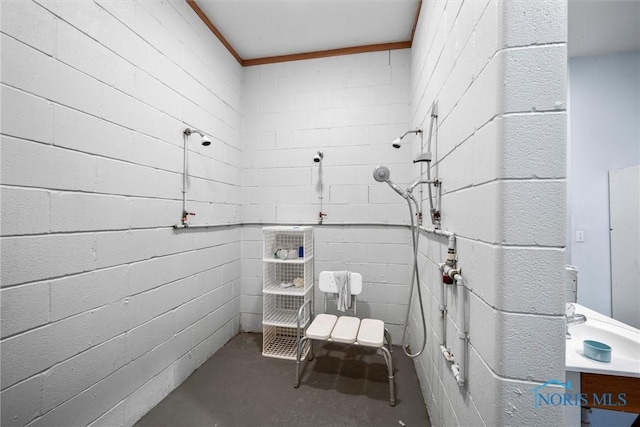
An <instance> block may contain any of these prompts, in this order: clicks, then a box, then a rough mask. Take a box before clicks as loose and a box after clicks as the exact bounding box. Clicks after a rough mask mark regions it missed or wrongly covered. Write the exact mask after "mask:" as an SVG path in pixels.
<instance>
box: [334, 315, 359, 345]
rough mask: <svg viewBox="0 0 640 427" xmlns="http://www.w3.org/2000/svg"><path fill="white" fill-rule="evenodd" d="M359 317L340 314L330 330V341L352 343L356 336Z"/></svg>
mask: <svg viewBox="0 0 640 427" xmlns="http://www.w3.org/2000/svg"><path fill="white" fill-rule="evenodd" d="M358 329H360V319H358V318H357V317H351V316H340V317H339V318H338V321H337V322H336V325H335V326H334V327H333V332H331V341H335V342H341V343H344V344H353V343H354V342H356V338H357V337H358Z"/></svg>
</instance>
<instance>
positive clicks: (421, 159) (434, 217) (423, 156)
mask: <svg viewBox="0 0 640 427" xmlns="http://www.w3.org/2000/svg"><path fill="white" fill-rule="evenodd" d="M437 118H438V103H437V102H434V103H433V105H432V107H431V121H430V123H429V138H428V139H427V151H422V150H423V149H424V146H423V145H424V144H423V132H422V129H420V128H417V129H416V130H408V131H406V132H405V133H403V134H402V135H401V136H400V137H399V138H396V139H395V140H394V141H393V143H392V146H393V148H400V147H401V146H402V143H401V142H400V141H401V140H402V139H403V138H404V137H405V136H407V135H408V134H410V133H415V134H416V135H420V150H421V152H420V154H418V155H417V156H416V158H415V159H413V163H420V177H422V175H423V170H422V165H423V163H426V167H427V170H426V175H427V178H426V179H422V178H418V179H416V180H415V181H414V182H413V183H412V184H411V185H410V187H409V188H410V190H409V189H407V191H409V192H411V191H413V189H414V188H415V187H416V186H417V185H419V184H429V185H428V186H427V192H428V196H429V212H430V214H431V223H432V224H433V225H434V226H435V227H436V228H439V227H440V209H439V207H436V206H435V205H436V204H435V203H434V197H433V192H432V189H431V184H433V186H434V187H438V186H439V185H440V181H439V180H438V178H434V179H433V180H432V179H431V160H432V154H431V136H432V134H433V133H432V131H433V122H434V120H435V119H437ZM438 194H439V193H438ZM419 199H420V201H422V200H423V194H422V188H421V189H420V197H419ZM418 224H419V225H422V214H421V213H420V215H419V218H418Z"/></svg>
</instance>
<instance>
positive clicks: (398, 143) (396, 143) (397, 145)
mask: <svg viewBox="0 0 640 427" xmlns="http://www.w3.org/2000/svg"><path fill="white" fill-rule="evenodd" d="M410 133H415V134H416V135H418V134H422V129H416V130H408V131H406V132H405V133H403V134H402V135H400V136H399V137H398V138H396V139H394V140H393V142H392V143H391V145H392V146H393V148H400V147H402V142H401V141H402V139H403V138H404V137H405V136H407V135H409V134H410Z"/></svg>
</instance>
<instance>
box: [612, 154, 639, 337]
mask: <svg viewBox="0 0 640 427" xmlns="http://www.w3.org/2000/svg"><path fill="white" fill-rule="evenodd" d="M639 194H640V166H634V167H630V168H626V169H620V170H615V171H609V224H610V229H611V304H612V307H611V309H612V310H611V311H612V317H613V318H614V319H617V320H620V321H621V322H624V323H626V324H628V325H631V326H634V327H636V328H640V196H639Z"/></svg>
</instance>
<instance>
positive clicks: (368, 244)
mask: <svg viewBox="0 0 640 427" xmlns="http://www.w3.org/2000/svg"><path fill="white" fill-rule="evenodd" d="M410 238H411V237H410V234H409V231H408V229H407V228H405V227H371V226H330V225H329V226H325V225H323V226H321V227H317V228H316V229H315V230H314V279H315V284H316V289H315V291H316V292H315V312H316V313H322V312H323V311H324V298H325V295H324V294H323V293H322V292H320V291H319V290H318V288H317V284H318V283H317V279H318V276H319V274H320V272H321V271H325V270H326V271H339V270H350V271H354V272H359V273H361V274H362V275H363V291H362V293H361V294H360V295H359V296H358V297H357V301H358V305H357V310H358V311H357V313H358V316H362V317H372V318H377V319H382V320H384V321H385V322H386V324H387V328H388V329H389V332H390V333H391V336H392V339H393V340H395V342H399V341H400V339H401V337H402V332H403V329H404V321H405V315H406V304H407V301H408V299H409V286H408V279H409V278H410V277H411V267H410V264H408V262H407V261H408V260H411V250H410V247H409V245H408V242H409V240H410ZM262 275H263V262H262V228H261V227H260V226H257V225H253V226H245V227H243V229H242V295H241V301H242V303H241V312H242V314H241V316H242V322H241V324H242V328H243V330H246V331H250V332H262V308H263V305H262V304H263V301H262ZM327 308H328V311H331V310H333V312H335V303H334V301H333V300H332V299H331V298H330V299H329V301H328V303H327Z"/></svg>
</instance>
